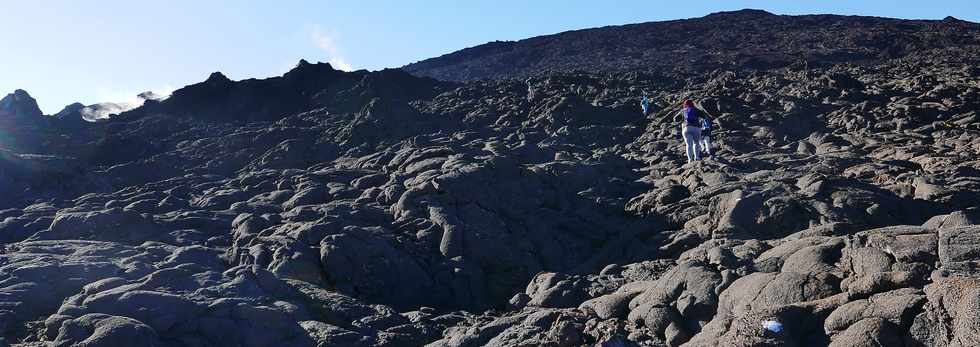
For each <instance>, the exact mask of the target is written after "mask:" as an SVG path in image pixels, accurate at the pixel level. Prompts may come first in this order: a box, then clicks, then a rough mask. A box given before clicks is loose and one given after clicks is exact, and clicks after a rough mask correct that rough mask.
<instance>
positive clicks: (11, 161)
mask: <svg viewBox="0 0 980 347" xmlns="http://www.w3.org/2000/svg"><path fill="white" fill-rule="evenodd" d="M774 17H777V18H778V21H784V20H789V21H792V20H793V19H794V18H796V19H797V20H799V21H806V24H807V25H813V23H811V22H812V21H817V22H819V21H820V20H833V19H834V18H837V19H840V22H839V23H837V22H835V23H837V24H834V25H837V26H838V27H834V30H836V31H838V32H839V31H841V30H845V29H847V30H848V32H849V34H848V35H850V31H854V32H856V33H858V34H859V33H862V32H863V33H867V34H868V35H871V36H869V37H867V38H865V39H862V41H854V40H856V39H855V37H857V36H846V37H844V38H842V39H841V40H845V42H843V43H846V44H847V45H850V46H854V47H858V48H861V49H862V50H861V51H860V52H861V56H860V59H856V60H852V59H849V58H848V57H847V56H841V55H847V54H851V53H848V52H847V51H839V50H833V49H824V50H817V49H814V50H816V51H814V52H810V53H819V54H823V55H824V56H826V57H827V59H826V60H825V61H824V62H823V63H822V64H814V65H812V66H811V65H807V64H802V65H800V64H793V63H789V62H787V61H785V59H787V57H786V56H784V55H782V54H781V53H780V54H776V53H772V54H769V53H763V52H762V51H759V52H755V53H753V52H752V51H745V50H742V49H748V48H745V47H742V48H739V51H738V52H742V53H744V54H749V53H753V54H755V55H752V54H750V55H746V56H738V58H739V59H743V58H744V60H745V61H743V62H744V63H745V64H746V65H745V66H743V65H738V66H728V65H719V66H715V65H710V66H711V68H709V66H708V65H699V64H694V65H691V66H686V67H684V68H678V69H668V68H663V69H659V70H655V71H640V70H630V71H627V72H623V73H616V74H607V73H605V72H608V71H607V70H605V68H604V67H603V68H596V70H592V71H584V72H572V71H570V70H569V69H568V68H567V67H568V66H565V68H563V67H562V66H560V65H555V66H553V67H554V69H552V70H549V71H542V73H541V74H539V75H536V76H535V77H534V78H532V81H531V82H532V86H533V88H534V89H535V92H534V95H533V96H531V97H529V95H527V84H526V83H525V81H524V80H513V79H498V80H481V81H474V82H469V83H465V84H461V83H451V82H441V81H436V80H432V79H426V78H420V77H415V76H413V75H410V74H408V73H406V72H404V71H400V70H383V71H376V72H368V71H357V72H349V73H348V72H341V71H337V70H334V69H333V68H332V67H330V66H329V65H328V64H310V63H307V62H305V61H303V62H300V64H299V65H297V67H296V68H295V69H293V70H292V71H290V72H288V73H286V74H285V75H283V76H281V77H275V78H269V79H262V80H256V79H250V80H243V81H232V80H230V79H228V78H227V77H225V76H224V75H222V74H220V73H215V74H212V75H211V76H210V77H209V78H208V79H207V80H205V81H204V82H201V83H198V84H194V85H190V86H187V87H184V88H182V89H180V90H177V91H176V92H174V94H173V95H172V96H171V97H170V98H167V99H165V100H152V101H147V102H146V104H144V105H143V106H142V107H140V108H137V109H134V110H131V111H128V112H124V113H122V114H119V115H117V116H113V117H111V118H110V119H107V120H104V121H101V122H98V123H77V122H75V121H72V120H70V119H68V118H71V116H70V114H73V113H72V112H76V111H77V107H74V108H67V109H66V111H65V113H63V114H60V116H57V117H48V116H43V115H41V114H40V113H39V111H36V103H34V101H33V99H31V98H30V97H29V95H27V94H26V92H15V93H14V94H11V96H8V97H6V98H4V99H2V100H3V101H2V102H0V129H4V130H5V131H7V132H6V133H5V134H4V136H5V137H4V138H2V139H0V197H2V198H0V333H2V334H0V336H2V337H3V339H4V340H3V341H4V342H3V343H14V344H20V345H25V346H36V345H55V346H74V345H91V346H115V345H145V346H421V345H431V346H484V345H491V346H539V345H543V346H582V345H600V346H681V345H684V346H712V347H714V346H761V345H785V346H825V345H834V346H851V345H857V346H878V345H883V346H885V345H887V346H896V345H905V346H976V345H980V329H978V328H977V327H978V326H980V318H978V317H980V270H978V269H980V236H978V235H980V227H978V222H980V214H978V208H980V206H978V202H980V169H978V167H980V159H978V158H980V123H978V115H977V110H978V109H980V85H978V84H977V80H978V79H980V69H978V68H977V67H976V66H978V65H980V53H978V52H980V49H977V45H976V44H975V43H970V42H973V41H975V39H974V38H973V37H972V36H969V34H970V33H973V35H975V34H976V32H977V25H976V24H974V23H966V22H961V21H955V20H946V21H914V22H908V23H905V24H907V28H916V29H915V31H914V33H911V32H910V33H905V34H902V33H894V35H895V37H887V38H883V37H881V36H876V35H880V34H881V32H878V31H873V30H871V29H867V27H865V26H863V24H862V25H857V24H854V23H855V21H858V22H860V20H865V21H870V22H868V23H866V24H867V25H870V26H872V27H886V28H893V27H895V26H896V25H901V24H902V23H903V22H901V21H893V20H887V19H861V18H847V19H846V20H844V19H841V18H838V17H821V16H817V17H805V18H797V17H780V16H774V15H768V14H765V15H763V14H760V13H756V12H751V11H750V12H738V13H729V14H723V15H722V17H718V16H715V17H711V18H708V19H706V20H707V21H709V22H710V21H716V20H718V19H719V18H729V19H730V20H732V21H739V22H738V23H735V24H738V25H742V26H746V28H749V29H751V28H755V29H752V30H756V31H758V30H763V29H766V30H764V31H759V32H764V33H766V35H769V34H768V33H771V32H772V30H770V29H771V28H768V27H766V26H765V25H764V24H765V23H768V22H766V21H769V20H772V21H776V19H773V18H774ZM767 18H768V19H767ZM759 20H762V21H763V22H758V21H759ZM875 21H881V22H875ZM685 23H686V24H685ZM692 23H693V24H692ZM699 23H700V24H699ZM703 23H704V20H700V21H694V22H692V21H679V22H676V23H673V24H671V23H668V24H664V25H665V26H671V27H673V26H676V27H677V28H679V29H676V30H681V31H683V30H686V29H684V28H687V26H689V25H694V27H698V26H700V25H702V24H703ZM759 23H762V24H759ZM848 23H850V24H848ZM757 24H759V25H762V26H761V27H760V26H757ZM770 24H772V23H770ZM848 28H849V29H848ZM749 29H746V30H749ZM711 30H715V31H712V32H715V33H719V35H720V32H719V31H718V30H722V29H711ZM909 30H912V29H909ZM756 31H753V32H752V35H756V34H758V33H759V32H756ZM671 32H673V31H671ZM858 34H854V35H858ZM872 34H873V35H872ZM752 35H750V36H752ZM787 35H788V36H786V37H780V38H779V39H778V40H775V41H778V42H784V41H785V40H788V41H785V42H790V43H794V44H795V43H798V41H797V39H799V36H798V35H797V36H794V35H795V34H794V35H789V34H787ZM814 35H817V34H814ZM820 35H824V34H820ZM923 35H925V36H923ZM964 35H966V36H964ZM818 36H819V35H818ZM752 37H754V36H752ZM794 37H796V39H794ZM819 37H820V39H819V40H818V41H819V42H818V43H819V45H818V46H820V45H823V46H824V47H837V46H839V45H838V43H841V42H839V41H837V38H836V37H833V36H819ZM920 37H929V38H930V39H931V40H936V42H940V43H944V42H945V44H943V45H939V46H937V47H933V46H932V44H933V41H929V42H930V44H929V45H922V44H920V43H921V41H917V40H918V38H920ZM715 39H717V38H715ZM886 39H887V40H886ZM947 39H948V40H947ZM713 40H714V39H713ZM868 40H871V41H868ZM883 40H884V41H883ZM943 40H947V41H943ZM971 40H973V41H971ZM717 41H718V40H715V41H711V42H715V43H718V42H717ZM866 41H868V42H872V41H873V42H886V43H882V44H891V45H893V46H889V47H892V48H890V49H886V50H884V51H883V52H885V53H887V54H885V53H881V54H878V53H875V54H871V53H874V52H878V50H879V49H883V48H881V47H877V46H875V47H867V46H866V45H864V42H866ZM767 42H768V41H767ZM807 42H809V41H807ZM709 43H710V42H709ZM758 44H759V43H752V45H758ZM766 47H767V48H766V49H767V50H766V52H777V51H778V52H783V51H785V50H786V49H788V48H787V47H792V46H776V45H775V44H773V45H772V46H766ZM862 47H863V48H862ZM717 48H718V49H719V50H722V51H724V52H725V54H735V53H737V52H736V51H735V50H733V49H728V50H726V48H725V47H722V46H719V47H717ZM749 48H751V47H749ZM886 48H887V47H886ZM733 52H735V53H733ZM869 52H870V53H869ZM879 53H880V52H879ZM740 54H741V53H740ZM855 54H856V53H855ZM833 57H836V58H833ZM694 58H696V59H695V60H697V59H700V58H697V57H694ZM768 58H779V59H783V60H779V59H776V60H772V61H769V60H766V59H768ZM832 58H833V59H832ZM637 59H639V58H637ZM712 59H713V58H712ZM641 60H642V59H641ZM858 60H859V61H861V62H862V64H849V63H842V61H843V62H847V61H858ZM781 62H782V63H781ZM784 63H785V64H784ZM627 65H629V64H627ZM606 67H608V66H606ZM640 95H648V96H650V97H651V98H652V100H653V103H654V106H655V107H654V113H653V114H651V115H649V116H644V115H641V114H640V112H639V110H638V107H637V105H636V103H637V98H638V97H639V96H640ZM685 98H690V99H693V100H695V101H696V103H697V106H698V107H699V108H700V109H702V110H703V111H704V112H705V113H706V114H709V115H711V116H712V117H713V118H714V119H715V126H716V129H715V130H714V134H713V141H714V144H715V145H716V153H717V156H718V159H717V160H705V161H699V162H696V163H691V164H686V160H685V158H684V154H683V152H682V150H681V144H682V139H681V138H680V134H679V129H678V126H677V124H678V120H677V119H676V118H675V114H676V112H677V105H678V104H679V103H680V101H681V100H683V99H685ZM32 105H33V106H32ZM73 110H74V111H73ZM69 121H71V123H69ZM776 323H778V326H781V327H782V329H775V330H774V328H766V327H765V326H768V327H772V326H775V325H773V324H776ZM3 343H0V345H2V344H3Z"/></svg>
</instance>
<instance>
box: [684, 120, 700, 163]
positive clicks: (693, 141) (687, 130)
mask: <svg viewBox="0 0 980 347" xmlns="http://www.w3.org/2000/svg"><path fill="white" fill-rule="evenodd" d="M681 129H682V130H681V132H683V133H684V146H685V147H686V148H687V162H688V163H690V162H692V161H695V160H701V144H700V142H701V127H695V126H690V125H683V128H681Z"/></svg>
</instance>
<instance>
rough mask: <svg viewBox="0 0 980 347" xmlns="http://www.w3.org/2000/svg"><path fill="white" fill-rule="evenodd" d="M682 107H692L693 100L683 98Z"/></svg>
mask: <svg viewBox="0 0 980 347" xmlns="http://www.w3.org/2000/svg"><path fill="white" fill-rule="evenodd" d="M684 107H694V102H693V101H691V100H684Z"/></svg>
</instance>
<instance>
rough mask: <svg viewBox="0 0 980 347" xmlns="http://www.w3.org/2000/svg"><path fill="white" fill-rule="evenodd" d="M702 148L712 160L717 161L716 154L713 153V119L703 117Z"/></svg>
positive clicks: (706, 116)
mask: <svg viewBox="0 0 980 347" xmlns="http://www.w3.org/2000/svg"><path fill="white" fill-rule="evenodd" d="M700 143H701V148H702V149H704V152H705V153H707V154H708V157H709V158H711V159H712V160H717V158H715V154H714V153H712V152H711V117H708V115H701V142H700Z"/></svg>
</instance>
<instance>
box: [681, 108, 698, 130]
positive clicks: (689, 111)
mask: <svg viewBox="0 0 980 347" xmlns="http://www.w3.org/2000/svg"><path fill="white" fill-rule="evenodd" d="M700 118H701V117H698V111H697V110H695V109H694V107H688V108H685V109H684V122H685V123H687V125H690V126H692V127H700V126H701V122H699V119H700Z"/></svg>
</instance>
